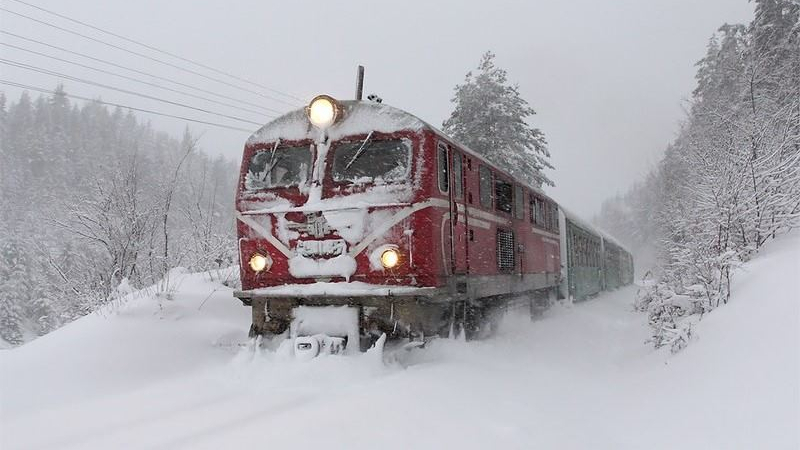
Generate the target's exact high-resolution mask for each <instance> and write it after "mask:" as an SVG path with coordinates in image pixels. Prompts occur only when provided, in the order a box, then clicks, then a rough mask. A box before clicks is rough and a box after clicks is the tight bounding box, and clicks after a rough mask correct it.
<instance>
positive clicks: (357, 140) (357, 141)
mask: <svg viewBox="0 0 800 450" xmlns="http://www.w3.org/2000/svg"><path fill="white" fill-rule="evenodd" d="M367 137H369V142H367V145H366V147H365V148H364V149H363V151H362V152H361V155H359V159H361V158H364V157H365V156H368V153H369V152H370V148H369V145H370V143H375V142H389V141H398V142H401V143H403V144H404V145H405V147H406V158H407V159H406V170H405V172H404V173H403V174H402V175H399V176H397V177H392V178H388V179H387V178H383V177H377V178H376V177H362V178H359V179H352V178H346V177H345V178H337V174H336V173H335V169H334V168H335V166H336V152H337V150H339V148H340V147H341V146H343V145H355V146H356V148H360V147H361V145H362V144H363V143H364V142H365V140H366V138H367ZM414 145H415V140H414V139H412V138H411V137H410V136H405V135H399V136H398V135H396V134H383V133H380V134H379V133H374V134H373V135H372V136H369V135H363V136H348V137H345V138H342V139H340V140H338V141H336V142H334V143H332V144H331V148H330V151H329V154H330V159H329V161H328V164H327V166H328V169H327V170H326V172H328V173H327V174H326V176H327V177H329V179H330V180H332V181H333V183H334V184H336V185H386V184H401V183H406V182H408V180H409V179H410V178H411V174H412V172H413V169H414V168H413V164H414Z"/></svg>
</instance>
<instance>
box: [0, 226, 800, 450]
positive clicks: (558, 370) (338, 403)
mask: <svg viewBox="0 0 800 450" xmlns="http://www.w3.org/2000/svg"><path fill="white" fill-rule="evenodd" d="M799 252H800V233H795V234H793V235H790V236H784V237H782V238H780V239H778V240H777V241H774V242H771V243H770V244H769V245H768V246H767V247H766V248H765V250H764V251H763V252H762V253H761V254H759V255H758V257H757V258H755V259H754V260H753V261H751V262H749V263H748V264H747V265H746V266H745V269H744V270H743V271H740V272H738V273H737V275H736V277H735V278H734V287H733V297H732V298H731V303H730V304H729V305H726V306H724V307H721V308H719V309H718V310H716V311H714V312H713V313H711V314H709V315H707V316H706V317H705V318H704V319H703V320H702V321H700V322H699V323H698V324H697V326H696V328H695V331H696V336H698V337H697V338H696V340H695V342H692V343H691V344H690V345H689V346H688V347H687V348H686V349H685V350H683V351H682V352H680V353H678V354H676V355H671V354H669V352H666V351H655V350H652V349H651V348H650V347H649V346H647V345H645V344H644V340H645V339H646V338H647V336H648V333H649V330H648V328H647V325H646V323H645V317H644V316H643V315H642V314H640V313H635V312H633V311H632V307H631V302H632V300H633V295H634V293H635V290H636V288H635V287H628V288H624V289H620V290H617V291H615V292H612V293H609V294H606V295H603V296H599V297H597V298H595V299H593V300H590V301H588V302H584V303H579V304H576V305H574V306H559V307H555V308H553V309H551V310H550V311H548V312H546V313H545V315H544V316H543V317H542V318H541V319H540V320H537V321H536V322H533V323H531V322H530V321H529V320H528V319H527V318H525V317H524V316H522V315H511V316H508V317H507V318H506V319H505V321H504V323H503V324H502V326H501V328H500V331H499V333H498V335H497V336H495V337H493V338H491V339H488V340H485V341H480V342H469V343H467V342H462V341H458V340H439V341H434V342H433V343H431V344H430V345H428V347H427V348H425V349H421V350H414V351H411V352H408V353H401V354H400V356H398V357H397V358H396V359H397V361H398V362H394V363H390V364H380V362H379V361H378V360H376V359H375V358H374V356H375V355H374V354H372V355H370V354H363V355H350V356H343V355H330V356H324V357H318V358H316V359H313V360H311V361H306V362H300V361H296V360H294V359H292V358H289V357H288V356H287V355H285V354H284V353H282V352H279V351H276V350H270V349H268V348H264V349H257V348H253V347H252V346H244V347H242V346H239V345H237V344H238V343H246V342H247V340H246V331H247V326H248V324H249V316H250V314H249V310H248V309H247V308H244V307H242V306H240V304H239V302H238V301H235V299H233V298H232V297H231V292H230V289H228V288H226V287H224V286H221V285H220V284H218V283H216V282H212V281H210V280H209V279H208V277H207V276H206V275H203V274H175V275H174V278H173V283H175V284H174V286H176V288H177V289H176V291H175V292H174V296H173V298H174V300H171V301H170V300H164V299H161V298H160V297H159V296H155V295H153V294H152V293H138V294H131V295H130V296H129V297H128V298H127V301H126V302H125V303H124V304H122V305H121V306H119V307H117V308H115V309H112V310H108V311H106V312H105V313H104V314H102V315H101V314H94V315H91V316H88V317H86V318H84V319H81V320H78V321H76V322H74V323H72V324H70V325H68V326H66V327H64V328H62V329H60V330H57V331H55V332H53V333H51V334H49V335H46V336H44V337H42V338H40V339H37V340H35V341H33V342H31V343H29V344H26V345H23V346H21V347H18V348H15V349H11V350H3V351H0V368H2V370H1V372H0V378H1V379H0V382H2V384H0V386H2V391H0V392H1V393H2V396H1V397H0V405H2V407H1V408H0V427H2V428H1V429H0V447H2V448H3V449H17V448H37V449H47V448H54V449H55V448H57V449H72V448H81V449H93V448H98V449H100V448H102V449H107V448H115V449H126V448H131V449H133V448H136V449H138V448H170V449H182V448H187V449H188V448H192V449H218V448H246V447H249V446H252V445H253V444H255V443H263V444H264V445H268V446H269V447H275V448H350V449H360V448H376V447H381V448H398V449H401V448H410V447H413V448H459V449H472V448H476V449H477V448H558V449H586V448H592V449H641V448H648V449H673V448H681V449H753V448H769V449H796V448H798V447H800V436H798V427H797V424H798V419H800V390H799V385H800V381H799V380H800V370H799V368H798V365H799V359H800V339H799V338H800V336H798V330H800V326H799V325H800V324H798V320H800V319H799V318H800V303H799V302H798V301H797V293H798V284H797V283H798V281H797V280H798V277H797V275H798V273H800V272H798V269H799V268H798V254H799ZM365 288H366V287H365ZM268 344H269V345H268V347H269V348H276V347H278V345H277V343H275V342H272V343H268Z"/></svg>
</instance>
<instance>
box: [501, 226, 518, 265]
mask: <svg viewBox="0 0 800 450" xmlns="http://www.w3.org/2000/svg"><path fill="white" fill-rule="evenodd" d="M515 265H516V264H515V263H514V232H513V231H511V230H503V229H499V228H498V229H497V270H499V271H500V272H511V271H512V270H514V266H515Z"/></svg>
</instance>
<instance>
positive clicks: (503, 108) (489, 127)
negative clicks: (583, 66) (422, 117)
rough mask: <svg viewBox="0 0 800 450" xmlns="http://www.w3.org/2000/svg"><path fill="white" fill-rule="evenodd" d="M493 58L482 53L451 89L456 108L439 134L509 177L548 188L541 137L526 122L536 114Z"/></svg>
mask: <svg viewBox="0 0 800 450" xmlns="http://www.w3.org/2000/svg"><path fill="white" fill-rule="evenodd" d="M494 58H495V55H494V53H492V52H486V53H484V55H483V57H482V58H481V62H480V64H479V65H478V68H477V72H476V73H475V74H473V72H469V73H467V76H466V79H465V80H464V83H463V84H459V85H457V86H456V88H455V96H454V97H453V99H452V102H453V103H454V104H455V109H454V110H453V112H452V113H451V115H450V118H448V119H447V120H446V121H445V122H444V124H443V128H444V131H445V132H446V133H447V134H449V135H450V136H452V137H453V138H454V139H456V140H457V141H459V142H461V143H462V144H464V145H466V146H467V147H469V148H471V149H472V150H475V151H476V152H478V153H480V154H481V155H483V156H484V157H485V158H487V159H488V160H489V161H491V162H492V163H494V164H496V165H497V166H499V167H501V168H503V169H504V170H506V171H507V172H509V173H510V174H511V175H513V176H515V177H517V178H519V179H521V180H525V181H527V182H529V183H530V184H532V185H535V186H542V185H550V186H552V185H553V182H552V181H551V180H550V179H549V178H548V177H547V175H545V173H544V170H545V169H552V168H553V166H552V165H551V164H550V162H549V157H550V153H549V151H548V149H547V142H546V140H545V137H544V134H543V133H542V131H541V130H539V129H538V128H535V127H533V126H531V125H530V124H529V123H528V122H527V120H528V119H529V118H530V117H531V116H533V115H534V114H536V111H534V110H533V108H531V107H530V105H529V104H528V102H527V101H526V100H525V99H524V98H522V96H521V95H520V93H519V87H518V86H517V85H512V84H509V82H508V76H507V74H506V71H505V70H503V69H501V68H499V67H497V66H495V64H494Z"/></svg>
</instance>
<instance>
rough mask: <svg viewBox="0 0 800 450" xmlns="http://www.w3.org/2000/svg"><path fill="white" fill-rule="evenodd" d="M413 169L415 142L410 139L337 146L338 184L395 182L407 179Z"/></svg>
mask: <svg viewBox="0 0 800 450" xmlns="http://www.w3.org/2000/svg"><path fill="white" fill-rule="evenodd" d="M410 167H411V143H410V142H409V141H408V140H407V139H395V140H388V141H356V142H345V143H340V144H339V145H337V146H336V147H334V154H333V170H332V174H333V179H334V180H335V181H353V182H369V181H391V180H399V179H403V178H406V177H407V176H408V172H409V169H410Z"/></svg>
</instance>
